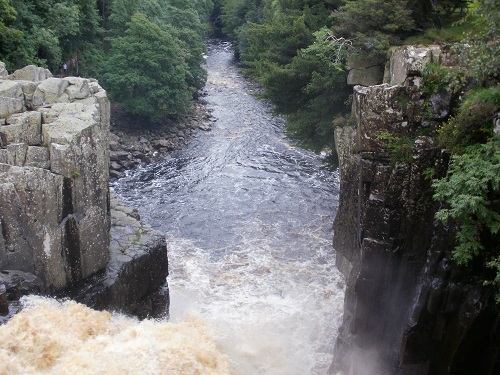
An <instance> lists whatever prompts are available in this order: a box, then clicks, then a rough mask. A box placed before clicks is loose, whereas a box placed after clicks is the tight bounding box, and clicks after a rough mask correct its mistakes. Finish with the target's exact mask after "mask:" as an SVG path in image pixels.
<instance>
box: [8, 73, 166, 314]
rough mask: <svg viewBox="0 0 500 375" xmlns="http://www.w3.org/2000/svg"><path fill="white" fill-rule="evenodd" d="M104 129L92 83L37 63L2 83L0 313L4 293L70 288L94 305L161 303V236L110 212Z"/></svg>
mask: <svg viewBox="0 0 500 375" xmlns="http://www.w3.org/2000/svg"><path fill="white" fill-rule="evenodd" d="M1 68H2V65H0V70H1ZM109 126H110V106H109V101H108V99H107V96H106V92H105V91H104V90H103V89H102V88H101V87H100V86H99V84H98V83H97V81H95V80H92V79H82V78H77V77H67V78H62V79H60V78H52V77H51V75H50V72H48V71H46V70H44V69H42V68H37V67H35V66H28V67H26V68H23V69H21V70H19V71H16V72H14V73H13V74H11V75H6V74H3V79H0V226H1V228H2V231H1V233H0V287H2V286H3V288H0V292H1V293H2V295H1V296H0V310H1V311H3V310H5V306H4V302H3V301H4V297H3V296H4V295H6V296H7V299H8V300H9V301H11V300H14V299H16V298H18V297H19V296H20V295H22V294H25V293H32V292H34V293H44V294H46V293H48V294H54V293H56V294H58V295H59V294H63V295H64V294H66V293H67V290H68V289H71V290H73V291H76V290H79V291H80V292H79V293H78V297H79V298H80V299H81V300H84V301H86V302H88V304H90V305H92V306H93V307H97V308H110V309H119V310H122V311H125V312H131V313H137V314H140V315H142V316H146V315H155V314H156V315H159V314H160V310H161V309H160V307H159V305H160V304H162V301H163V306H164V307H167V304H166V297H165V296H166V294H165V292H162V291H161V290H160V287H161V286H162V285H163V284H164V283H165V279H166V276H167V270H168V263H167V259H166V256H167V253H166V245H165V239H164V238H163V237H162V236H161V235H159V234H158V233H157V232H154V231H152V230H151V228H149V227H148V226H147V225H145V224H143V223H140V221H138V220H137V219H134V220H135V221H133V222H131V221H130V220H129V221H127V220H126V218H127V217H128V216H127V215H125V217H123V218H122V219H123V220H121V221H120V220H119V219H117V218H120V217H121V216H123V215H124V212H125V213H128V211H129V210H130V209H126V208H125V207H123V206H122V205H117V207H120V208H119V209H118V208H116V209H115V208H112V207H111V202H110V190H109V159H110V157H109ZM113 207H114V206H113ZM120 215H121V216H120ZM112 217H113V221H114V222H115V221H117V223H115V225H113V226H112V225H111V220H112ZM120 223H121V224H120ZM118 228H121V230H120V229H118ZM130 231H133V233H134V236H136V237H133V239H132V240H131V239H130V238H129V237H130V233H129V232H130ZM124 244H128V245H124ZM120 246H121V247H120ZM124 246H125V247H124ZM110 254H111V257H110ZM13 275H14V276H15V277H14V276H13ZM16 275H17V276H16ZM30 283H31V284H32V287H28V286H27V285H31V284H30ZM23 285H24V286H23ZM85 288H87V289H89V288H93V289H92V297H91V296H90V295H85V293H84V292H83V290H85ZM3 289H5V293H4V292H3ZM97 289H99V292H97V291H96V290H97ZM152 301H156V302H155V303H156V305H155V304H154V303H153V302H152ZM145 303H146V305H148V306H149V308H147V307H144V306H145ZM157 305H158V306H157ZM14 310H15V309H14ZM1 311H0V315H2V314H1Z"/></svg>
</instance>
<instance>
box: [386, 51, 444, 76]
mask: <svg viewBox="0 0 500 375" xmlns="http://www.w3.org/2000/svg"><path fill="white" fill-rule="evenodd" d="M440 56H441V49H440V47H439V46H426V47H416V46H401V47H398V48H395V49H394V50H393V51H392V54H391V59H390V68H389V69H390V70H389V71H390V74H389V76H390V82H389V83H390V84H391V85H401V84H403V83H404V82H405V80H406V79H407V78H408V77H412V76H422V72H423V70H424V67H425V65H426V64H428V63H430V62H437V63H438V62H439V59H440Z"/></svg>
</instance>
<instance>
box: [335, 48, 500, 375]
mask: <svg viewBox="0 0 500 375" xmlns="http://www.w3.org/2000/svg"><path fill="white" fill-rule="evenodd" d="M445 60H446V55H445V54H444V53H443V52H442V51H441V49H440V48H439V47H437V46H431V47H425V48H416V47H401V48H398V49H396V50H395V51H394V52H393V54H392V58H391V66H390V71H389V72H388V74H386V76H387V77H389V82H388V83H385V84H381V85H374V86H367V87H364V86H355V87H354V102H353V116H354V118H355V124H354V125H352V126H345V127H342V128H337V129H336V131H335V140H336V145H337V150H338V154H339V159H340V173H341V190H340V191H341V193H340V207H339V211H338V213H337V217H336V219H335V223H334V230H335V236H334V247H335V249H336V251H337V266H338V268H339V269H340V270H341V271H342V272H343V274H344V275H345V277H346V281H347V289H346V296H345V302H344V318H343V324H342V327H341V329H340V334H339V336H338V339H337V342H336V345H335V356H334V361H333V364H332V367H331V369H330V372H331V373H332V374H335V373H338V372H340V373H342V374H419V375H420V374H422V375H423V374H492V373H496V371H498V370H499V368H500V367H499V364H498V352H499V347H500V345H499V344H500V329H499V324H498V323H499V316H500V315H499V308H498V305H495V304H494V303H493V302H492V301H493V299H494V298H493V294H494V291H493V290H491V289H489V288H486V287H484V286H483V285H482V283H481V282H480V281H478V280H477V279H476V278H474V276H473V275H472V274H471V271H470V270H468V269H466V268H462V267H458V266H456V265H455V264H454V263H453V262H452V261H451V250H452V249H453V247H454V235H455V233H454V232H453V230H452V228H451V227H449V228H448V227H445V226H443V225H442V224H441V223H439V222H438V221H436V220H435V218H434V215H435V213H436V211H437V210H438V209H439V203H437V202H435V201H434V200H433V198H432V195H433V192H432V188H431V183H430V181H429V180H428V179H426V178H425V177H424V171H425V170H427V169H429V168H433V169H434V170H435V171H436V173H437V174H438V175H439V174H440V175H443V174H444V173H445V171H446V168H447V163H448V156H447V154H446V153H445V152H443V151H442V150H440V149H439V148H438V146H437V145H436V142H435V140H434V138H433V137H432V136H431V135H432V134H435V130H436V129H437V128H438V127H439V124H440V123H441V122H442V121H443V120H444V119H445V118H446V117H447V115H448V114H449V110H450V106H451V105H452V102H451V96H450V95H449V93H446V92H440V93H438V94H436V95H433V96H431V97H425V96H424V95H423V94H422V89H421V88H422V71H423V68H424V66H425V64H427V63H428V62H431V61H434V62H442V61H445ZM388 140H389V141H390V142H389V143H390V144H391V147H388Z"/></svg>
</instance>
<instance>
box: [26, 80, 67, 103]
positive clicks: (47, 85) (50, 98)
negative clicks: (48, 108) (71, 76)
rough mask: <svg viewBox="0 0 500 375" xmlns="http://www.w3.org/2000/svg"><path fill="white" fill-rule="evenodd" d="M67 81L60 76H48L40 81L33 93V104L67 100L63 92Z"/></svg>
mask: <svg viewBox="0 0 500 375" xmlns="http://www.w3.org/2000/svg"><path fill="white" fill-rule="evenodd" d="M68 86H69V82H68V81H67V80H65V79H60V78H49V79H46V80H45V81H43V82H42V83H40V84H39V85H38V86H37V88H36V90H35V93H34V94H33V106H35V107H40V106H42V105H45V104H50V103H57V102H59V103H60V102H69V96H68V94H66V93H65V90H66V88H67V87H68Z"/></svg>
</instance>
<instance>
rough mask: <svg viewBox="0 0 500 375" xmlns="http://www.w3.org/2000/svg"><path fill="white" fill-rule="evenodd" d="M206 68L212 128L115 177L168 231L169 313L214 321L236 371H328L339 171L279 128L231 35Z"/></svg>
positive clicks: (337, 301) (336, 289) (337, 283)
mask: <svg viewBox="0 0 500 375" xmlns="http://www.w3.org/2000/svg"><path fill="white" fill-rule="evenodd" d="M206 68H207V71H208V81H207V85H206V91H207V96H206V97H205V99H206V101H207V103H208V104H207V107H208V109H209V110H210V111H213V112H212V114H213V116H214V117H215V118H216V119H217V120H216V122H215V124H214V125H213V128H212V130H211V131H209V132H201V131H200V133H199V134H198V135H197V136H196V137H194V138H193V139H191V140H190V141H189V142H188V144H187V145H186V147H185V148H184V149H183V150H181V151H178V152H176V153H175V154H173V155H172V156H171V157H170V158H168V159H166V160H164V161H161V162H158V163H156V164H152V165H148V166H146V167H142V168H140V169H138V170H135V171H134V172H132V173H131V174H130V175H129V176H127V177H126V178H123V179H121V180H119V181H118V182H117V183H115V185H114V186H113V189H114V190H115V191H116V192H117V193H118V195H119V196H120V197H121V198H122V199H123V200H124V201H126V202H127V203H128V204H129V205H130V206H132V207H136V208H138V209H139V212H140V213H141V217H142V219H143V220H145V221H147V222H149V223H150V224H151V225H152V226H153V227H155V228H156V229H158V230H160V231H162V232H164V233H165V236H166V237H167V243H168V250H169V266H170V276H169V278H168V281H169V286H170V295H171V309H170V313H171V321H173V322H181V321H183V320H184V319H186V316H193V315H194V316H196V317H197V318H198V319H200V320H201V321H203V323H204V324H206V325H208V326H210V327H211V329H212V332H213V334H214V335H215V336H216V339H217V341H218V343H219V345H220V347H221V350H222V351H223V352H225V353H226V354H227V355H228V356H229V358H230V360H231V363H232V365H233V367H234V369H235V372H236V373H237V374H244V375H246V374H248V375H255V374H272V375H278V374H286V375H293V374H325V373H326V372H327V369H328V367H329V365H330V363H331V359H332V353H333V343H334V340H335V337H336V334H337V329H338V326H339V325H340V321H341V314H342V303H343V295H344V283H343V280H342V277H341V276H340V274H339V272H338V271H337V270H336V268H335V266H334V264H335V252H334V250H333V248H332V246H331V242H332V235H333V233H332V222H333V218H334V215H335V212H336V209H337V206H338V191H339V181H338V174H336V173H335V172H331V171H327V170H325V169H322V162H321V158H320V156H318V155H317V154H315V153H312V152H309V151H306V150H303V149H301V148H299V147H296V146H295V145H294V144H293V142H292V141H290V140H289V139H288V138H287V137H286V136H285V135H284V132H283V121H282V119H280V118H279V117H275V116H273V114H272V108H271V107H270V105H268V104H267V103H265V102H264V101H262V100H258V99H256V98H255V96H254V95H253V94H254V93H255V86H254V85H252V84H250V83H248V82H247V81H246V80H245V79H244V77H243V76H242V74H241V73H240V71H239V70H238V68H237V66H236V64H235V62H234V59H233V53H232V50H231V46H230V45H229V44H228V43H225V42H220V41H218V42H212V43H210V44H209V54H208V57H207V60H206Z"/></svg>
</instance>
